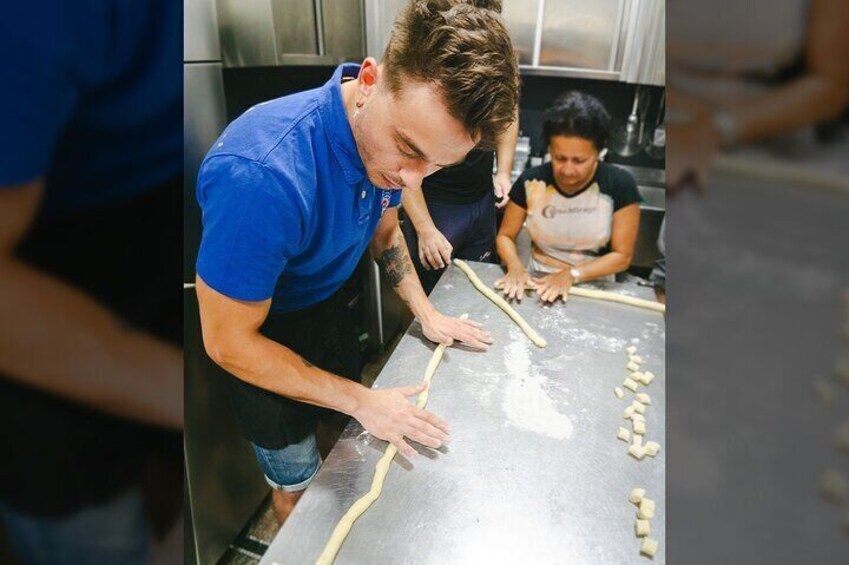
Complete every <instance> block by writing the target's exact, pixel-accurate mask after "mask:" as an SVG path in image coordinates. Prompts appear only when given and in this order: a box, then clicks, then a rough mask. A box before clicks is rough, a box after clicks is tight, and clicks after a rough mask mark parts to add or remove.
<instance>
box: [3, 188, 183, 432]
mask: <svg viewBox="0 0 849 565" xmlns="http://www.w3.org/2000/svg"><path fill="white" fill-rule="evenodd" d="M43 192H44V184H43V181H41V180H38V181H33V182H31V183H28V184H25V185H22V186H17V187H7V188H4V189H2V190H0V373H2V374H3V375H5V376H7V377H9V378H11V379H14V380H16V381H18V382H21V383H24V384H26V385H28V386H32V387H34V388H38V389H41V390H43V391H46V392H49V393H52V394H55V395H58V396H61V397H64V398H66V399H68V400H71V401H73V402H77V403H79V404H83V405H85V406H88V407H90V408H94V409H97V410H100V411H103V412H106V413H109V414H112V415H114V416H120V417H124V418H129V419H132V420H137V421H140V422H144V423H148V424H154V425H158V426H163V427H168V428H174V429H180V428H182V424H183V356H182V352H181V351H180V349H179V348H177V347H174V346H172V345H169V344H166V343H164V342H163V341H161V340H158V339H156V338H154V337H152V336H150V335H147V334H145V333H143V332H140V331H137V330H135V329H133V328H131V327H129V326H128V325H127V324H126V323H125V322H124V321H123V320H121V319H120V318H119V317H118V316H116V315H114V314H113V313H112V312H110V311H109V310H108V309H106V308H104V307H103V306H101V305H100V304H98V303H97V302H96V301H95V300H93V299H92V298H90V297H89V296H87V295H86V294H84V293H83V292H82V291H80V290H78V289H76V288H74V287H73V286H70V285H68V284H67V283H65V282H63V281H61V280H59V279H57V278H55V277H52V276H50V275H47V274H45V273H43V272H40V271H38V270H36V269H33V268H32V267H30V266H28V265H27V264H25V263H24V262H22V261H20V260H18V259H17V258H16V257H15V250H16V248H17V246H18V244H19V243H20V242H21V240H23V238H24V236H25V235H26V233H27V231H28V229H29V227H30V226H31V224H32V222H33V219H34V217H35V214H36V212H37V210H38V207H39V204H40V202H41V199H42V195H43Z"/></svg>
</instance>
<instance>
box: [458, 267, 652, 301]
mask: <svg viewBox="0 0 849 565" xmlns="http://www.w3.org/2000/svg"><path fill="white" fill-rule="evenodd" d="M458 260H459V259H455V260H454V262H455V263H456V262H457V261H458ZM495 288H496V290H500V289H502V288H504V286H503V285H495ZM536 288H537V287H536V285H535V284H534V283H532V282H530V281H529V282H527V283H525V291H528V290H536ZM569 296H582V297H584V298H595V299H596V300H607V301H608V302H619V303H620V304H627V305H629V306H637V307H638V308H648V309H649V310H654V311H656V312H666V305H665V304H661V303H660V302H654V301H653V300H645V299H643V298H636V297H634V296H625V295H624V294H618V293H616V292H607V291H605V290H595V289H592V288H582V287H580V286H573V287H572V288H570V289H569Z"/></svg>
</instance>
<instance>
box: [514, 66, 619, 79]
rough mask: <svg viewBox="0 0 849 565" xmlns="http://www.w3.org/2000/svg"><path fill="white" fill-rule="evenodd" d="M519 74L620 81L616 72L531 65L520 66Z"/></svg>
mask: <svg viewBox="0 0 849 565" xmlns="http://www.w3.org/2000/svg"><path fill="white" fill-rule="evenodd" d="M519 72H520V73H521V74H523V75H530V76H547V77H563V78H590V79H594V80H619V73H618V72H615V71H600V70H596V69H578V68H574V67H539V66H538V67H534V66H531V65H520V66H519Z"/></svg>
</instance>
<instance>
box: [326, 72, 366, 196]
mask: <svg viewBox="0 0 849 565" xmlns="http://www.w3.org/2000/svg"><path fill="white" fill-rule="evenodd" d="M359 70H360V65H356V64H351V63H346V64H343V65H339V66H338V67H337V68H336V71H335V72H334V73H333V76H332V77H331V78H330V80H329V81H327V83H326V84H325V85H324V86H323V87H322V88H321V93H320V95H319V105H318V111H319V113H320V115H321V120H322V122H323V123H324V131H325V134H326V135H327V139H328V141H329V142H330V147H332V148H333V153H334V155H335V156H336V160H337V161H338V162H339V166H340V167H342V174H343V175H344V176H345V180H346V181H348V183H349V184H352V185H359V183H360V181H362V180H363V178H364V177H365V172H366V168H365V165H364V164H363V160H362V159H361V158H360V153H359V151H357V143H356V141H354V133H353V132H352V131H351V124H350V123H348V115H347V113H346V111H345V103H344V102H343V100H342V77H354V78H356V76H357V74H358V73H359Z"/></svg>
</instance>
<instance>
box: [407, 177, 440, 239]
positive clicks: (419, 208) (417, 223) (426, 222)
mask: <svg viewBox="0 0 849 565" xmlns="http://www.w3.org/2000/svg"><path fill="white" fill-rule="evenodd" d="M401 203H402V204H403V206H404V211H405V212H406V213H407V217H408V218H410V221H411V222H413V227H414V228H415V229H416V232H417V233H424V232H426V231H428V230H434V229H436V224H434V222H433V218H432V217H431V215H430V211H429V210H428V209H427V202H425V199H424V194H423V193H422V189H421V188H420V187H419V188H414V187H409V188H405V189H404V190H403V191H402V193H401Z"/></svg>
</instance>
